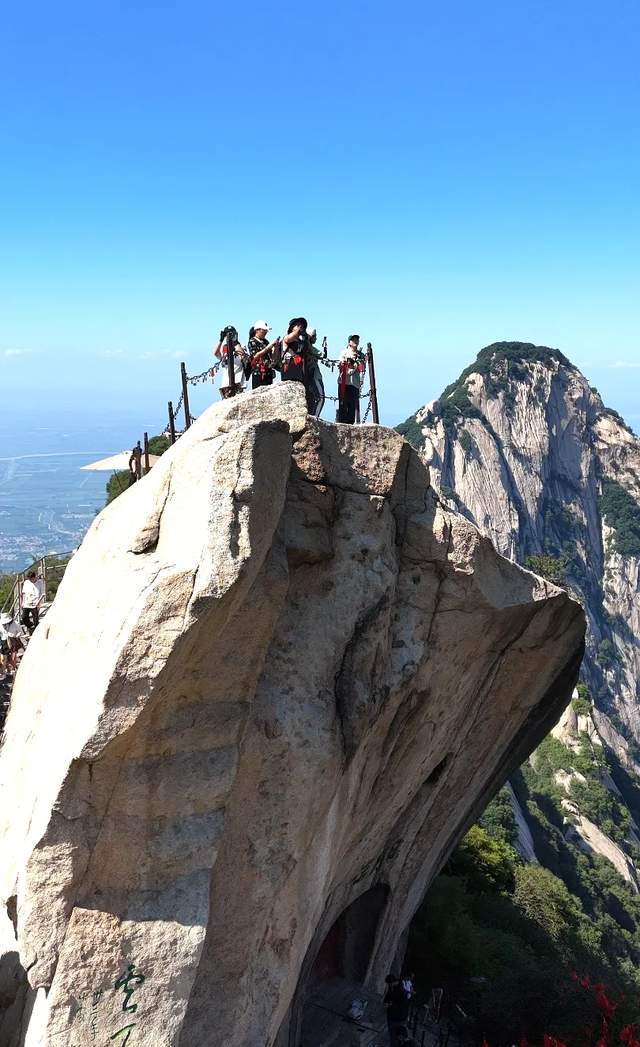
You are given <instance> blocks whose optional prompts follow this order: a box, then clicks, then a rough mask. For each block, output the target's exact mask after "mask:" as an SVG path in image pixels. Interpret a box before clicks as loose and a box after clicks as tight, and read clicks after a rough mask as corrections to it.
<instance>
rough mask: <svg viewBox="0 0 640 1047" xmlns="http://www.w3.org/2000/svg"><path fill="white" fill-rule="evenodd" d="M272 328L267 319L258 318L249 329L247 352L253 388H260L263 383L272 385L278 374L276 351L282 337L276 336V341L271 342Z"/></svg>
mask: <svg viewBox="0 0 640 1047" xmlns="http://www.w3.org/2000/svg"><path fill="white" fill-rule="evenodd" d="M270 330H271V328H270V327H269V324H268V323H267V321H266V320H258V321H257V322H256V323H255V324H254V325H253V327H252V328H251V330H250V331H249V341H248V342H247V352H248V354H249V366H250V368H251V388H252V389H259V388H261V386H263V385H272V384H273V379H274V378H275V376H276V372H275V369H274V353H275V351H276V350H277V348H278V346H279V344H280V339H279V338H276V340H275V341H274V342H270V341H269V339H268V338H267V334H268V333H269V331H270Z"/></svg>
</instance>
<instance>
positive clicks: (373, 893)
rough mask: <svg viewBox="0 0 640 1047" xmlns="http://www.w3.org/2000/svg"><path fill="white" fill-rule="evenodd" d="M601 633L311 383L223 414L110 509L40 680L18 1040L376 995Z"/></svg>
mask: <svg viewBox="0 0 640 1047" xmlns="http://www.w3.org/2000/svg"><path fill="white" fill-rule="evenodd" d="M88 593H90V599H89V600H88V598H87V594H88ZM583 636H584V616H583V613H582V611H581V609H580V607H579V605H578V604H577V603H576V602H574V601H573V600H572V599H571V598H570V597H569V596H568V595H567V594H566V593H565V592H563V591H562V590H561V589H559V588H557V587H556V586H555V585H553V584H552V583H550V582H549V581H546V580H544V579H542V578H540V577H538V576H536V575H535V574H533V573H531V572H528V571H525V570H522V569H521V568H519V567H518V566H516V565H514V564H511V563H509V562H508V560H506V559H504V558H503V557H501V556H500V555H498V553H496V551H495V550H494V548H493V546H492V545H491V542H490V541H489V540H488V539H487V538H485V537H483V536H482V535H481V534H480V533H479V531H478V530H477V528H476V527H475V526H474V525H473V523H471V522H469V521H468V520H466V519H465V518H464V517H463V516H462V515H460V514H459V513H458V512H457V511H452V510H451V509H448V508H446V506H444V505H443V504H442V503H441V502H440V501H439V499H438V497H437V496H436V493H435V491H434V489H433V487H432V486H431V483H430V477H429V470H428V468H427V467H426V466H425V464H424V463H423V461H422V460H421V459H420V457H419V456H418V455H417V454H416V453H415V452H414V451H412V450H411V448H410V447H409V445H408V444H407V443H406V442H405V441H403V440H402V439H401V437H400V436H398V435H397V434H396V433H394V432H392V431H390V430H386V429H383V428H380V427H373V426H372V427H359V428H358V427H354V428H349V427H344V426H336V425H331V424H324V423H318V422H316V421H315V420H312V419H309V418H308V417H307V415H306V408H305V402H304V395H303V392H302V390H301V389H300V388H299V387H297V386H295V385H293V384H286V385H281V386H280V387H278V388H274V389H272V390H268V391H264V392H262V391H261V392H260V393H258V394H255V395H252V396H245V397H239V398H237V399H236V400H232V401H228V402H224V403H221V404H217V405H216V406H215V407H213V408H211V409H209V410H208V411H207V412H206V413H205V414H204V415H203V416H202V417H201V418H200V419H199V420H198V422H197V423H196V424H195V425H194V426H193V427H192V428H191V429H190V430H189V431H188V433H187V434H186V435H184V436H183V437H182V438H181V439H180V440H179V441H178V443H177V444H176V446H175V447H174V448H172V449H171V450H170V451H169V452H167V453H166V454H165V455H164V456H163V458H162V459H161V461H160V462H159V464H158V465H157V466H156V467H155V468H154V469H153V470H152V472H151V474H150V475H149V476H148V477H146V478H145V479H144V480H143V481H142V482H141V483H139V484H137V485H136V486H135V487H134V488H132V489H130V490H129V491H128V492H126V493H125V494H124V495H123V496H122V497H120V498H119V499H118V500H117V501H116V502H114V503H113V504H112V505H111V506H109V507H108V508H107V509H106V510H104V511H103V512H102V513H101V514H100V516H99V517H98V518H97V520H96V522H95V523H94V525H93V527H92V528H91V530H90V532H89V534H88V536H87V538H86V539H85V541H84V543H83V545H82V547H81V549H80V551H79V552H78V553H77V554H76V556H75V557H74V558H73V560H72V563H71V565H70V567H69V569H68V571H67V574H66V576H65V579H64V581H63V584H62V586H61V589H60V592H59V595H58V597H57V599H56V602H55V605H54V607H53V609H52V611H51V612H50V614H49V616H48V617H47V619H46V621H45V622H44V623H43V626H42V627H41V628H40V629H39V630H38V631H37V632H36V634H35V636H34V639H33V641H32V643H31V644H30V646H29V649H28V652H27V654H26V656H25V659H24V661H23V664H22V666H21V669H20V671H19V674H18V678H17V681H16V686H15V690H14V696H13V702H12V707H11V711H10V715H9V719H8V722H7V731H6V741H5V744H4V746H3V749H2V752H1V754H0V789H1V796H2V803H1V805H0V888H1V893H2V898H3V902H4V903H5V904H6V906H7V912H8V914H9V916H10V917H11V921H12V927H13V929H12V927H11V925H6V926H5V927H4V929H3V931H2V934H3V939H2V940H3V945H4V958H3V961H2V965H1V966H0V995H2V996H3V999H4V1003H5V1005H6V1009H5V1014H4V1017H3V1019H2V1022H3V1024H2V1025H0V1040H1V1042H2V1043H3V1045H7V1047H21V1045H23V1044H26V1045H27V1047H45V1045H46V1047H60V1045H62V1044H63V1043H66V1044H71V1043H73V1044H74V1047H88V1045H89V1044H93V1043H95V1042H98V1041H100V1042H111V1041H112V1040H114V1037H115V1042H125V1040H130V1047H135V1045H138V1044H139V1045H143V1044H145V1045H148V1047H187V1045H188V1047H196V1045H200V1044H202V1045H204V1044H214V1043H215V1044H221V1045H225V1047H227V1045H228V1047H265V1045H267V1047H270V1045H274V1044H278V1047H284V1045H287V1047H289V1045H291V1047H298V1044H299V1035H298V1030H299V1028H300V1023H301V1020H302V1017H303V1013H304V1005H305V1000H306V998H307V995H308V992H309V989H310V987H311V986H313V985H314V984H316V983H317V981H318V980H319V979H322V978H323V977H326V976H327V975H328V974H341V975H343V976H345V977H350V978H352V979H355V980H360V981H366V982H367V983H368V984H370V985H373V986H380V985H381V982H382V980H383V977H384V974H385V973H386V971H387V970H388V968H389V966H390V965H391V963H392V962H393V959H394V956H395V955H396V953H397V952H398V950H401V949H402V945H403V942H404V940H405V939H404V936H405V932H406V929H407V926H408V924H409V921H410V920H411V918H412V915H413V913H414V911H415V909H416V908H417V906H418V904H419V903H420V900H421V899H422V897H423V895H424V892H425V890H426V889H427V887H428V885H429V883H430V881H431V879H432V878H433V876H434V875H435V874H436V873H437V871H438V869H439V868H440V867H441V865H442V863H443V862H444V861H445V859H446V858H447V856H448V854H449V853H450V851H451V850H452V848H453V847H454V846H455V845H456V843H457V841H458V840H459V839H460V837H461V835H462V834H463V833H464V832H465V830H466V829H467V827H468V826H469V825H470V824H471V822H472V821H473V819H474V818H475V817H476V816H477V814H478V813H479V811H480V810H481V809H482V808H483V806H484V805H485V804H486V802H487V800H488V799H489V798H490V796H491V795H492V794H493V793H494V792H495V790H496V789H497V788H498V786H499V785H500V784H501V783H502V782H504V780H505V779H506V778H507V776H508V775H509V774H510V772H511V771H512V770H513V769H514V768H515V767H517V766H518V765H519V764H520V763H522V761H523V760H524V759H525V758H526V757H527V755H528V754H529V752H530V751H531V750H532V749H533V748H534V746H535V745H536V744H537V743H538V742H539V741H540V740H541V739H542V738H543V736H544V735H545V734H546V733H547V732H548V731H549V730H550V729H551V727H552V726H553V724H554V723H555V722H556V721H557V719H558V717H559V715H560V714H561V712H562V710H563V708H564V707H565V706H566V704H567V701H568V699H569V696H570V694H571V691H572V688H573V686H574V683H575V680H576V678H577V673H578V668H579V664H580V660H581V657H582V648H583ZM340 921H342V925H341V934H340V935H335V934H333V929H335V927H336V925H337V924H338V923H339V922H340ZM14 932H15V938H14V937H13V935H14Z"/></svg>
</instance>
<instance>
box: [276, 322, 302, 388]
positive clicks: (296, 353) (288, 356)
mask: <svg viewBox="0 0 640 1047" xmlns="http://www.w3.org/2000/svg"><path fill="white" fill-rule="evenodd" d="M308 353H309V336H308V334H307V321H306V320H305V318H304V316H295V317H294V318H293V320H290V321H289V328H288V330H287V333H286V334H285V336H284V338H283V339H282V362H281V370H282V381H283V382H302V383H303V384H304V381H305V374H306V365H307V356H308Z"/></svg>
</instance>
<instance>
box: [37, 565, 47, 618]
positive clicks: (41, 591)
mask: <svg viewBox="0 0 640 1047" xmlns="http://www.w3.org/2000/svg"><path fill="white" fill-rule="evenodd" d="M36 589H37V590H38V596H39V599H38V613H39V612H40V611H41V610H42V607H43V604H44V603H45V602H46V599H47V586H46V583H45V580H44V575H43V574H42V571H38V577H37V578H36Z"/></svg>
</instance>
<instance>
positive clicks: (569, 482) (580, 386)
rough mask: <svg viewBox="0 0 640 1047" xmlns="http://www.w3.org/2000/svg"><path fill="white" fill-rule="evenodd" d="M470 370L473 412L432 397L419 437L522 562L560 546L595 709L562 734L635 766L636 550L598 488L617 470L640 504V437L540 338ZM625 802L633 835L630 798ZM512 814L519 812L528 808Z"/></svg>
mask: <svg viewBox="0 0 640 1047" xmlns="http://www.w3.org/2000/svg"><path fill="white" fill-rule="evenodd" d="M502 344H503V343H501V345H502ZM490 348H491V347H488V349H490ZM496 348H498V349H499V348H500V346H497V347H496ZM534 348H535V347H533V346H530V345H526V344H524V345H522V350H523V354H524V353H526V352H528V353H529V357H531V355H532V354H531V350H534ZM488 349H487V350H484V351H483V353H484V354H486V353H487V352H488ZM483 353H481V354H480V357H482V356H483ZM465 374H466V377H464V378H463V381H462V383H461V385H462V386H464V389H465V390H466V395H467V397H468V404H469V406H468V408H467V415H466V416H463V415H462V414H461V415H460V416H459V417H458V418H457V419H456V420H453V421H452V420H451V418H447V413H446V399H444V398H443V399H442V400H436V401H432V402H431V403H428V404H426V405H425V406H424V407H423V408H421V409H420V410H419V411H418V412H417V413H416V415H415V417H414V419H413V422H414V431H415V432H416V433H419V434H420V435H419V436H418V437H417V438H414V440H413V442H414V444H415V445H416V446H417V447H418V450H419V451H420V453H421V454H422V457H423V460H424V461H425V464H427V465H428V467H429V469H430V473H431V479H432V483H433V485H434V487H435V489H436V490H437V491H438V492H439V493H440V494H441V495H442V497H443V498H444V499H445V501H446V504H448V505H450V506H452V507H453V506H455V507H456V508H457V509H458V510H459V511H460V512H462V513H463V514H464V515H465V516H466V517H467V518H468V519H469V520H471V521H473V522H474V523H475V524H476V525H477V526H478V527H479V528H480V530H481V531H482V532H483V533H484V534H486V535H488V536H489V537H490V538H491V540H492V542H493V543H494V545H495V547H496V549H498V550H499V551H500V552H501V553H503V555H505V556H507V557H509V558H510V559H512V560H515V561H517V562H519V563H525V562H526V560H527V558H528V557H529V556H537V555H538V556H539V555H541V554H543V553H549V552H553V554H554V555H555V556H557V557H560V558H561V559H562V560H564V561H565V564H566V568H565V570H566V578H567V583H568V585H569V587H570V589H571V591H572V592H573V593H574V594H575V596H576V598H578V599H579V600H580V601H581V603H582V605H583V607H584V609H585V613H586V618H587V640H586V653H585V659H584V663H583V667H582V675H583V678H584V679H585V680H586V682H587V684H588V685H589V690H590V692H591V695H592V697H593V699H594V708H593V711H592V716H590V717H589V718H588V719H585V721H584V722H583V723H582V724H578V722H577V719H576V722H575V724H574V726H573V728H571V725H570V724H568V723H565V727H567V728H568V729H567V730H563V729H561V731H560V734H559V735H558V737H561V740H562V741H563V742H564V743H565V744H568V745H569V747H571V740H572V738H573V739H574V740H575V741H576V744H577V739H578V736H579V734H580V732H581V731H582V732H584V731H586V732H587V733H588V734H589V736H590V737H591V740H592V741H593V742H594V743H595V744H604V746H605V748H606V749H607V750H608V751H609V752H610V753H611V755H612V756H613V757H614V758H615V759H616V760H617V761H619V762H620V764H621V765H622V766H623V767H624V768H626V770H627V771H629V773H630V774H631V775H632V776H633V777H634V778H636V777H639V776H640V758H639V756H638V753H639V752H640V560H639V559H638V557H636V556H634V555H631V554H629V553H627V554H625V555H624V556H622V555H620V553H619V552H618V551H617V550H616V535H615V532H614V531H613V530H612V529H611V527H609V526H608V524H607V522H606V521H605V519H604V518H603V514H602V510H601V504H600V497H601V493H602V489H603V483H604V482H605V481H607V480H613V481H615V482H616V483H618V484H619V485H620V486H621V487H622V488H624V490H625V491H626V492H627V493H628V494H629V495H630V496H631V497H632V498H633V499H634V500H635V502H636V503H637V504H640V440H639V439H638V437H637V436H635V435H634V433H633V432H632V431H631V430H630V429H629V428H628V426H627V425H625V423H624V421H623V419H622V418H620V416H619V415H618V414H616V412H615V411H611V410H609V409H607V408H606V407H605V406H604V404H603V402H602V399H601V397H600V395H599V393H598V392H597V390H596V389H594V388H592V387H591V386H590V385H589V383H588V381H587V379H586V378H585V376H584V375H583V374H581V373H580V371H579V370H578V369H577V368H576V367H574V366H573V365H572V364H570V362H569V361H568V360H566V359H565V358H562V357H561V356H560V355H559V354H557V355H556V358H555V359H554V358H552V357H551V356H550V353H549V351H548V350H546V349H544V348H543V349H540V350H539V359H531V358H529V359H524V358H523V359H522V360H521V361H520V362H518V363H517V364H516V366H515V367H514V366H513V364H511V365H510V364H509V363H508V362H506V361H504V360H502V361H500V362H497V363H496V365H495V366H494V367H492V368H491V370H490V373H489V375H487V374H486V369H485V368H483V367H482V366H481V367H479V370H478V373H475V372H474V370H473V368H470V369H469V373H467V372H465ZM460 391H461V390H460V389H458V396H460ZM607 649H608V650H607ZM605 651H606V654H605V653H604V652H605ZM625 736H626V737H625ZM514 810H515V809H514ZM629 813H630V816H631V821H632V823H633V826H634V829H633V834H632V835H633V836H634V837H635V836H636V835H637V834H638V826H637V825H636V824H635V822H634V808H633V805H632V807H631V808H630V810H629ZM515 814H516V818H517V819H520V817H521V815H522V811H517V810H515ZM589 834H590V848H591V849H592V850H597V851H598V853H601V854H605V855H606V856H607V857H609V858H610V860H612V863H613V864H614V865H615V866H616V868H618V869H619V870H620V869H621V868H622V864H624V867H625V872H624V877H625V879H627V880H629V879H633V880H636V879H637V878H638V870H637V869H634V867H633V862H631V863H630V862H629V859H628V858H625V861H624V863H622V862H621V861H620V860H619V856H618V852H619V850H620V848H619V847H618V845H617V844H616V843H615V841H614V840H608V842H605V841H604V840H603V838H602V837H603V836H604V835H605V834H602V833H596V832H594V831H592V830H589ZM612 856H615V859H614V857H612ZM629 867H630V868H631V872H629Z"/></svg>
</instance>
